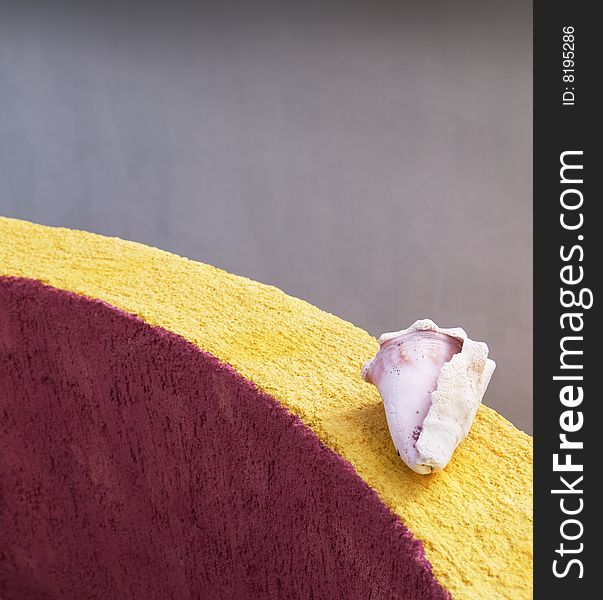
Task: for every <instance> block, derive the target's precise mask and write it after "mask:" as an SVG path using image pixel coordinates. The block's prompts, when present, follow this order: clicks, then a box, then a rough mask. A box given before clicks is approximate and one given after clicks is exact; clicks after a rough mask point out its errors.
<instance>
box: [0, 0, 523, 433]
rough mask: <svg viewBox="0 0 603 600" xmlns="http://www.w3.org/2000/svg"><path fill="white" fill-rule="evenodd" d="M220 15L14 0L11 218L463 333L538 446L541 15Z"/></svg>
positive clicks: (8, 172)
mask: <svg viewBox="0 0 603 600" xmlns="http://www.w3.org/2000/svg"><path fill="white" fill-rule="evenodd" d="M215 4H216V5H214V6H211V5H210V4H209V3H202V2H196V3H195V2H181V1H176V2H165V3H163V5H162V4H160V3H157V4H150V3H144V4H143V3H140V4H138V3H107V2H102V3H101V2H99V3H86V2H79V3H77V2H73V3H71V4H70V5H67V4H61V3H57V2H46V3H40V4H39V5H34V4H33V3H30V2H6V1H3V0H0V7H1V14H0V213H1V214H5V215H9V216H14V217H20V218H24V219H29V220H33V221H37V222H41V223H46V224H50V225H64V226H68V227H77V228H82V229H87V230H90V231H96V232H99V233H103V234H107V235H116V236H119V237H124V238H129V239H134V240H137V241H140V242H144V243H147V244H152V245H155V246H159V247H162V248H164V249H167V250H171V251H173V252H176V253H178V254H182V255H185V256H189V257H191V258H194V259H198V260H201V261H204V262H209V263H212V264H215V265H217V266H220V267H223V268H225V269H227V270H229V271H232V272H235V273H238V274H242V275H246V276H248V277H251V278H253V279H257V280H260V281H263V282H267V283H270V284H274V285H276V286H278V287H280V288H282V289H283V290H285V291H286V292H288V293H290V294H293V295H295V296H299V297H301V298H304V299H306V300H308V301H310V302H312V303H314V304H316V305H318V306H320V307H321V308H323V309H325V310H328V311H330V312H333V313H336V314H338V315H340V316H342V317H343V318H345V319H348V320H350V321H353V322H354V323H356V324H358V325H360V326H361V327H364V328H366V329H368V330H369V331H370V332H371V333H373V334H375V335H378V334H379V333H381V332H382V331H390V330H394V329H399V328H401V327H405V326H407V325H408V324H409V323H411V322H412V321H414V320H415V319H416V318H419V317H425V316H429V317H431V318H433V319H434V320H436V321H437V322H438V323H440V324H442V325H462V326H464V327H465V328H466V329H467V331H468V332H469V333H470V335H471V336H472V337H474V338H477V339H483V340H486V341H487V342H488V343H489V345H490V347H491V353H492V355H493V357H494V358H495V359H496V360H497V362H498V370H497V372H496V373H495V376H494V378H493V380H492V384H491V387H490V389H489V391H488V393H487V396H486V399H485V402H486V403H487V404H489V405H491V406H493V407H495V408H497V409H498V410H499V411H500V412H502V413H503V414H504V415H505V416H507V417H508V418H509V419H510V420H512V421H513V422H514V423H515V424H516V425H518V426H519V427H521V428H523V429H525V430H526V431H528V432H530V431H531V428H532V410H531V386H532V365H531V360H532V346H531V336H532V287H531V278H532V262H531V261H532V252H531V244H532V237H531V236H532V234H531V228H532V212H531V194H532V189H531V188H532V179H531V177H532V173H531V151H532V122H531V113H532V96H531V75H532V73H531V64H532V55H531V52H532V49H531V27H532V23H531V18H532V14H531V11H532V7H531V3H529V2H514V1H506V2H502V1H500V2H496V3H486V2H477V1H475V2H473V1H457V2H441V1H431V2H427V3H425V2H423V3H419V2H416V3H410V2H406V3H405V2H380V1H377V2H366V3H362V4H361V3H354V2H345V3H344V2H321V3H313V2H302V1H299V2H297V3H288V2H279V3H274V4H269V3H266V2H259V3H257V2H254V3H251V2H248V3H244V2H240V3H232V2H220V3H215ZM217 5H219V6H217ZM323 5H324V6H323Z"/></svg>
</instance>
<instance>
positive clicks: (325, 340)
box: [0, 217, 532, 600]
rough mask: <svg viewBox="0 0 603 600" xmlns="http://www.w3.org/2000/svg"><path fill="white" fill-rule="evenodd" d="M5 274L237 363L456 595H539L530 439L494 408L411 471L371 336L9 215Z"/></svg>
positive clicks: (234, 281)
mask: <svg viewBox="0 0 603 600" xmlns="http://www.w3.org/2000/svg"><path fill="white" fill-rule="evenodd" d="M0 274H3V275H13V276H19V277H28V278H33V279H38V280H40V281H43V282H45V283H47V284H49V285H52V286H54V287H57V288H61V289H64V290H71V291H74V292H77V293H79V294H85V295H86V296H90V297H92V298H99V299H101V300H104V301H106V302H108V303H109V304H112V305H113V306H116V307H118V308H120V309H122V310H125V311H127V312H130V313H133V314H136V315H138V316H140V317H141V318H142V319H144V320H145V321H146V322H147V323H149V324H151V325H160V326H161V327H164V328H165V329H168V330H170V331H172V332H174V333H177V334H179V335H181V336H182V337H184V338H186V339H187V340H189V341H191V342H193V343H194V344H196V345H197V346H199V347H200V348H202V349H203V350H206V351H207V352H210V353H211V354H213V355H215V356H217V357H218V358H220V359H221V360H223V361H225V362H227V363H230V364H231V365H232V366H233V367H234V368H235V369H236V370H237V371H238V372H239V373H240V374H241V375H243V376H244V377H246V378H248V379H250V380H253V381H254V382H255V383H256V384H257V385H258V387H260V388H261V389H263V390H265V391H266V392H268V393H270V394H271V395H272V396H274V397H275V398H276V399H278V400H279V401H280V402H281V403H282V404H283V405H284V406H286V407H287V408H288V409H290V410H291V411H292V412H293V413H295V414H296V415H299V416H300V417H301V418H302V420H303V421H304V422H305V423H306V424H307V425H309V426H310V427H312V429H313V430H314V431H315V432H316V434H317V435H318V436H319V437H320V439H321V440H322V441H323V442H324V443H325V444H326V445H327V446H329V447H330V448H332V449H333V450H335V451H336V452H337V453H339V454H340V455H341V456H343V457H344V458H346V459H347V460H349V461H350V462H351V463H352V465H353V466H354V468H355V469H356V472H357V473H358V474H359V475H360V477H362V478H363V479H364V480H365V481H366V482H367V483H368V484H369V485H370V486H372V487H373V488H374V489H375V490H376V491H377V493H378V494H379V496H380V497H381V499H382V500H383V502H384V503H385V504H386V505H388V506H389V507H390V508H391V510H392V511H393V512H394V513H396V514H397V515H399V516H400V518H401V519H402V521H403V522H404V523H406V524H407V525H408V526H409V527H410V529H411V530H412V531H413V533H414V534H415V536H416V537H417V538H419V539H421V540H422V541H423V543H424V545H425V548H426V552H427V557H428V559H429V560H430V561H431V563H432V565H433V568H434V572H435V575H436V577H437V578H438V579H439V581H440V582H441V583H442V584H443V585H444V586H445V587H446V588H448V589H449V590H450V591H451V592H452V594H453V596H454V597H455V598H467V599H476V600H477V599H479V600H484V599H490V598H509V599H513V600H519V599H522V598H531V595H532V439H531V438H530V437H529V436H528V435H526V434H524V433H522V432H520V431H518V430H517V429H515V427H513V425H511V424H510V423H509V422H508V421H506V420H505V419H504V418H503V417H501V416H500V415H498V414H497V413H496V412H494V411H493V410H491V409H489V408H487V407H484V406H483V407H482V408H481V409H480V411H479V412H478V415H477V418H476V421H475V424H474V426H473V428H472V430H471V433H470V435H469V437H468V438H467V440H466V441H465V442H464V443H463V444H462V445H461V446H460V447H459V449H458V450H457V452H456V453H455V456H454V457H453V460H452V462H451V463H450V465H449V466H448V467H447V468H446V470H445V471H444V472H442V473H439V474H436V475H431V476H422V475H417V474H415V473H413V472H412V471H410V470H409V469H407V468H406V467H405V466H404V464H403V463H402V462H401V461H400V459H399V458H398V457H397V455H396V452H395V450H394V447H393V445H392V443H391V441H390V437H389V434H388V431H387V426H386V422H385V416H384V413H383V408H382V404H381V401H380V398H379V395H378V393H377V391H376V389H375V388H374V387H373V386H372V385H368V384H366V383H364V382H363V381H361V379H360V368H361V366H362V364H363V363H364V361H366V360H367V359H369V358H371V357H372V356H373V355H374V354H375V352H376V350H377V347H378V344H377V341H376V340H375V339H374V338H373V337H371V336H370V335H369V334H368V333H366V332H365V331H363V330H361V329H358V328H357V327H354V326H353V325H351V324H350V323H347V322H346V321H343V320H341V319H339V318H337V317H335V316H333V315H330V314H328V313H325V312H323V311H321V310H319V309H318V308H316V307H314V306H311V305H310V304H308V303H306V302H303V301H302V300H299V299H297V298H292V297H290V296H287V295H285V294H284V293H283V292H281V291H280V290H278V289H276V288H274V287H270V286H267V285H263V284H261V283H256V282H254V281H250V280H248V279H245V278H242V277H237V276H235V275H231V274H229V273H226V272H224V271H221V270H219V269H216V268H214V267H211V266H208V265H204V264H200V263H197V262H193V261H191V260H188V259H186V258H181V257H179V256H175V255H173V254H169V253H167V252H163V251H161V250H157V249H155V248H150V247H147V246H143V245H141V244H137V243H134V242H126V241H122V240H119V239H117V238H106V237H101V236H98V235H94V234H90V233H85V232H81V231H74V230H69V229H56V228H50V227H44V226H41V225H34V224H31V223H27V222H24V221H17V220H13V219H4V218H1V217H0ZM419 316H421V315H419Z"/></svg>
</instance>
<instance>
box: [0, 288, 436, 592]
mask: <svg viewBox="0 0 603 600" xmlns="http://www.w3.org/2000/svg"><path fill="white" fill-rule="evenodd" d="M0 597H2V598H3V599H7V600H8V599H19V600H22V599H23V600H24V599H36V600H37V599H41V598H45V599H61V600H63V599H72V598H73V599H78V600H82V599H92V598H107V599H112V600H113V599H116V598H119V599H120V600H125V599H141V600H150V599H153V598H156V599H162V600H163V599H206V598H207V599H214V598H216V599H217V598H223V599H246V598H253V599H263V598H301V599H305V598H308V599H309V598H314V599H322V598H326V599H331V598H346V599H348V598H349V599H356V598H357V599H363V600H364V599H366V598H372V599H373V600H377V599H385V598H403V599H404V598H406V599H412V600H423V599H427V598H429V599H433V598H437V599H440V598H447V597H448V594H447V592H446V591H445V590H443V588H442V587H441V586H440V585H439V584H438V582H437V581H436V580H435V579H434V577H433V575H432V573H431V567H430V565H429V563H428V562H427V560H426V559H425V556H424V552H423V548H422V546H421V544H420V542H418V541H417V540H415V539H414V538H413V537H412V535H411V533H410V532H409V531H408V529H407V528H406V527H405V526H404V525H403V524H402V523H401V522H400V521H399V520H398V519H397V518H396V517H395V516H394V515H393V514H392V513H391V512H390V511H389V510H388V509H387V508H386V507H385V506H384V505H383V504H382V503H381V502H380V500H379V498H378V497H377V495H376V494H375V492H374V491H373V490H372V489H371V488H369V487H368V486H367V485H366V484H365V483H364V482H363V481H362V480H361V479H360V478H359V477H358V475H357V474H356V473H355V471H354V470H353V468H352V467H351V465H350V464H349V463H348V462H346V461H345V460H343V459H342V458H341V457H339V456H338V455H336V454H335V453H333V452H332V451H331V450H329V449H327V448H326V447H325V446H324V445H322V444H321V442H320V441H319V440H318V438H317V437H316V435H315V434H314V433H313V432H312V431H311V430H310V429H308V428H307V427H306V426H305V425H303V423H302V422H301V421H300V420H299V419H298V418H297V417H295V416H292V415H291V414H290V413H289V412H288V411H287V410H285V409H284V408H283V407H282V406H281V405H280V404H279V403H278V402H277V401H275V400H274V399H273V398H271V397H270V396H268V395H266V394H264V393H262V392H260V391H258V390H257V388H256V387H255V386H254V385H253V383H251V382H249V381H247V380H245V379H243V378H242V377H240V376H239V375H238V374H236V373H235V372H234V370H233V369H232V368H230V367H228V366H226V365H224V364H222V363H220V362H219V361H218V360H217V359H216V358H214V357H212V356H210V355H208V354H206V353H204V352H202V351H201V350H200V349H199V348H197V347H195V346H193V345H192V344H190V343H188V342H186V341H185V340H183V339H182V338H180V337H178V336H176V335H174V334H171V333H169V332H166V331H164V330H162V329H160V328H157V327H150V326H149V325H147V324H145V323H143V322H142V321H141V320H139V319H137V318H136V317H134V316H131V315H128V314H126V313H124V312H122V311H119V310H117V309H115V308H113V307H111V306H108V305H107V304H104V303H102V302H100V301H97V300H90V299H86V298H83V297H81V296H76V295H74V294H71V293H69V292H65V291H59V290H56V289H53V288H50V287H47V286H44V285H42V284H41V283H39V282H36V281H30V280H24V279H15V278H6V277H5V278H0Z"/></svg>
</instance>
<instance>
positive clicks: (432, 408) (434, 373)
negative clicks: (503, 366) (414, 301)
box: [362, 319, 496, 474]
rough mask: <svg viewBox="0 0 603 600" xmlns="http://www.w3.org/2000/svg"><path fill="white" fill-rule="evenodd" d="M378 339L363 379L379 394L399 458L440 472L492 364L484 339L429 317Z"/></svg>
mask: <svg viewBox="0 0 603 600" xmlns="http://www.w3.org/2000/svg"><path fill="white" fill-rule="evenodd" d="M379 343H380V344H381V347H380V348H379V351H378V352H377V355H376V356H375V358H374V359H373V360H371V361H369V362H367V363H366V364H365V365H364V367H362V378H363V379H364V380H365V381H368V382H369V383H372V384H374V385H375V386H376V387H377V389H378V390H379V393H380V394H381V398H382V399H383V403H384V404H385V414H386V417H387V425H388V427H389V431H390V434H391V436H392V440H393V442H394V446H395V447H396V450H397V451H398V454H399V455H400V458H401V459H402V460H403V461H404V462H405V463H406V464H407V465H408V466H409V467H410V468H411V469H412V470H413V471H416V472H417V473H421V474H427V473H431V472H432V471H439V470H441V469H443V468H444V467H445V466H446V465H447V464H448V462H449V461H450V459H451V457H452V453H453V452H454V451H455V449H456V447H457V446H458V445H459V444H460V442H461V441H462V440H463V439H464V438H465V437H466V435H467V433H468V432H469V429H470V428H471V425H472V423H473V419H474V417H475V413H476V412H477V409H478V407H479V404H480V402H481V400H482V397H483V395H484V392H485V391H486V388H487V387H488V382H489V381H490V378H491V377H492V373H493V372H494V369H495V368H496V363H495V362H494V361H493V360H491V359H489V358H488V346H487V345H486V344H485V343H484V342H474V341H473V340H470V339H469V338H468V337H467V334H466V333H465V331H464V330H463V329H461V328H460V327H457V328H454V329H442V328H440V327H438V326H437V325H436V324H435V323H434V322H433V321H431V320H429V319H422V320H420V321H416V322H415V323H413V324H412V325H411V326H410V327H409V328H408V329H403V330H402V331H396V332H393V333H384V334H383V335H382V336H381V337H380V338H379Z"/></svg>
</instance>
